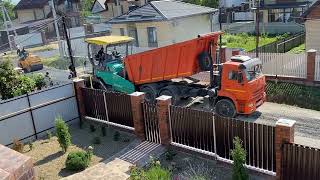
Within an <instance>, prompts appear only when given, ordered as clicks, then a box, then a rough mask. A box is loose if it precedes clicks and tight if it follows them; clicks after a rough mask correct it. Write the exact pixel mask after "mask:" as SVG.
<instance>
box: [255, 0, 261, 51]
mask: <svg viewBox="0 0 320 180" xmlns="http://www.w3.org/2000/svg"><path fill="white" fill-rule="evenodd" d="M256 2H257V5H256V8H254V9H255V10H256V57H259V38H260V27H259V23H260V0H257V1H256Z"/></svg>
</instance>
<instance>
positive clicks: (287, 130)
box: [275, 119, 296, 180]
mask: <svg viewBox="0 0 320 180" xmlns="http://www.w3.org/2000/svg"><path fill="white" fill-rule="evenodd" d="M295 123H296V121H293V120H288V119H279V120H278V121H277V122H276V129H275V151H276V174H277V176H276V179H277V180H280V179H283V178H282V174H281V172H282V167H283V163H282V147H283V144H285V143H293V142H294V125H295Z"/></svg>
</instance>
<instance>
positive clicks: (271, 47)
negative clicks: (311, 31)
mask: <svg viewBox="0 0 320 180" xmlns="http://www.w3.org/2000/svg"><path fill="white" fill-rule="evenodd" d="M304 42H305V33H301V34H296V35H293V36H290V37H287V38H284V39H280V40H278V41H275V42H272V43H269V44H266V45H263V46H260V47H259V48H258V50H259V52H261V53H285V52H288V51H289V50H291V49H292V48H294V47H297V46H299V45H301V44H303V43H304ZM255 51H256V49H254V50H252V51H250V52H255Z"/></svg>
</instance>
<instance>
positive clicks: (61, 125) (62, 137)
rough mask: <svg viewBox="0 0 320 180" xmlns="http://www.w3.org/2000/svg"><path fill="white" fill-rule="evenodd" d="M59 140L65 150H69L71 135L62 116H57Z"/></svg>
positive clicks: (56, 125)
mask: <svg viewBox="0 0 320 180" xmlns="http://www.w3.org/2000/svg"><path fill="white" fill-rule="evenodd" d="M55 127H56V132H57V137H58V142H59V144H60V147H61V148H62V151H63V152H67V150H68V147H69V146H70V144H71V135H70V133H69V128H68V125H67V124H66V123H65V122H64V121H63V119H62V117H57V118H56V122H55Z"/></svg>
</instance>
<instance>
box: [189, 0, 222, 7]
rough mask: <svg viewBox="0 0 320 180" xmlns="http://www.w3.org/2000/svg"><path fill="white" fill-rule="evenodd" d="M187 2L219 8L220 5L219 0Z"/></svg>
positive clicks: (190, 0)
mask: <svg viewBox="0 0 320 180" xmlns="http://www.w3.org/2000/svg"><path fill="white" fill-rule="evenodd" d="M185 2H187V3H191V4H196V5H200V6H207V7H212V8H217V7H218V6H219V1H218V0H185Z"/></svg>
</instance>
